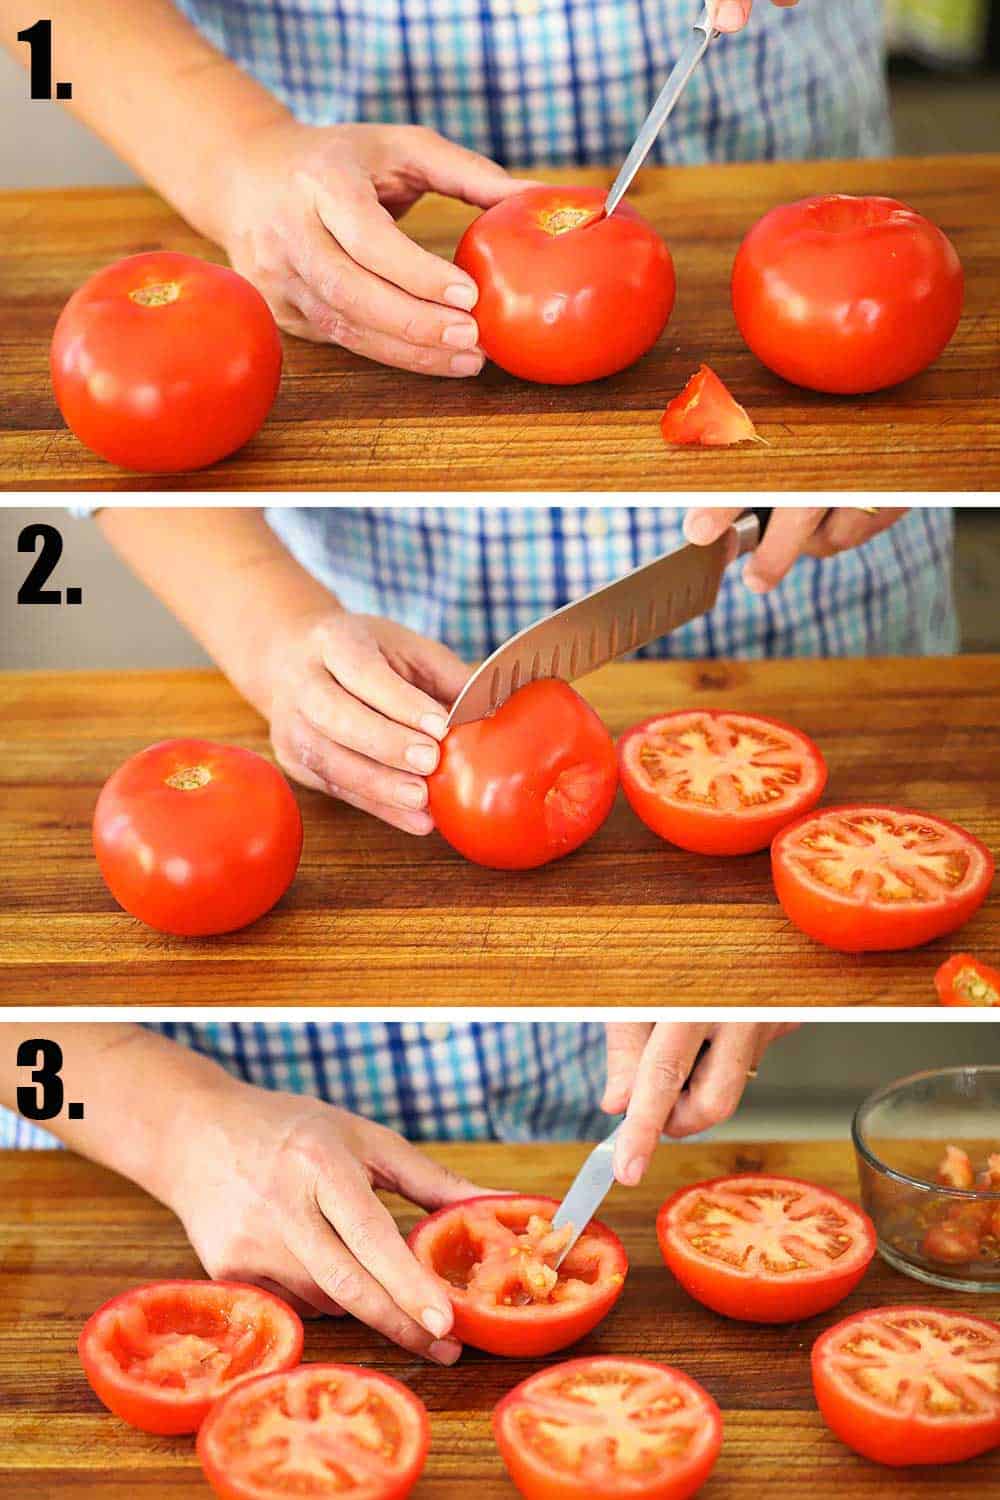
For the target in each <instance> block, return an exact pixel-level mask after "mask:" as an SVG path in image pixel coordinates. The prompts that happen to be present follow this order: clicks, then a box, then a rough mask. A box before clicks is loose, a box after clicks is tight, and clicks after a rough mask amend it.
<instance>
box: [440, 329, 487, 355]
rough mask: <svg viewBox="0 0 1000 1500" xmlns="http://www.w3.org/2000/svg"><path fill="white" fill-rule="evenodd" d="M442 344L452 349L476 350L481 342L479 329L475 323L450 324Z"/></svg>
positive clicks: (442, 337) (442, 336) (443, 336)
mask: <svg viewBox="0 0 1000 1500" xmlns="http://www.w3.org/2000/svg"><path fill="white" fill-rule="evenodd" d="M441 342H442V344H448V345H449V347H450V348H452V349H474V348H475V347H476V345H477V344H478V342H479V329H478V328H477V327H476V325H475V323H449V324H448V327H447V328H446V329H445V331H444V333H442V335H441Z"/></svg>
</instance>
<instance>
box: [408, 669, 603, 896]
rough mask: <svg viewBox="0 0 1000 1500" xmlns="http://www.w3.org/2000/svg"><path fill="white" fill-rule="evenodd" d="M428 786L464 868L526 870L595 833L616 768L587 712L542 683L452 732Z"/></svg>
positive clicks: (561, 690) (570, 693)
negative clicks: (470, 865)
mask: <svg viewBox="0 0 1000 1500" xmlns="http://www.w3.org/2000/svg"><path fill="white" fill-rule="evenodd" d="M427 785H428V791H429V805H430V811H431V814H432V816H433V818H434V822H435V824H436V825H437V827H438V830H439V831H440V832H441V833H442V834H443V836H444V837H445V838H446V839H447V840H448V842H449V844H451V845H452V847H453V848H455V849H457V850H458V852H459V853H460V854H464V855H465V857H466V859H471V860H473V861H474V862H475V863H476V864H480V865H489V866H491V867H492V868H493V869H496V870H531V869H534V868H535V867H536V866H537V865H544V864H548V863H549V861H550V860H553V859H560V858H561V857H562V856H563V855H564V854H569V853H571V852H572V850H574V849H577V848H579V846H580V845H581V844H582V843H584V842H585V841H586V840H587V839H589V838H590V836H591V834H593V833H596V831H597V829H598V828H600V826H601V824H602V823H603V822H604V820H605V818H606V817H607V816H608V813H609V812H610V811H611V808H612V805H613V803H614V800H615V792H616V790H617V787H618V763H617V759H616V756H615V746H614V741H613V740H612V738H611V736H610V734H609V733H608V731H607V730H606V729H605V727H604V725H603V724H602V722H601V720H600V719H599V717H598V716H597V714H596V713H595V712H594V710H593V709H592V708H591V707H590V704H589V703H587V702H585V701H584V699H583V698H581V697H580V695H579V693H577V692H574V690H573V689H572V688H571V687H570V686H569V684H568V683H566V682H561V681H559V680H558V679H557V678H547V679H545V680H543V681H541V682H531V683H529V684H528V685H527V686H526V687H523V688H520V689H519V690H518V691H517V692H516V693H514V694H513V695H512V696H511V697H510V698H508V699H507V702H506V703H504V704H503V705H502V706H501V707H500V708H499V709H497V711H496V713H495V714H491V715H490V717H489V718H486V719H479V720H477V721H476V722H475V723H473V724H460V725H458V726H457V727H456V728H454V729H452V730H450V731H449V733H448V734H447V735H446V736H445V739H444V743H443V744H442V746H441V759H440V762H439V764H438V768H437V770H436V771H435V772H434V773H433V775H432V776H430V777H429V779H428V783H427Z"/></svg>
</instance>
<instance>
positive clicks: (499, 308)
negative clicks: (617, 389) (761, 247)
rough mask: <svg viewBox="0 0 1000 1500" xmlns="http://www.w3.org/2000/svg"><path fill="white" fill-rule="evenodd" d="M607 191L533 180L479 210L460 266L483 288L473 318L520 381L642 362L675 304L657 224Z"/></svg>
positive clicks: (570, 380)
mask: <svg viewBox="0 0 1000 1500" xmlns="http://www.w3.org/2000/svg"><path fill="white" fill-rule="evenodd" d="M605 196H606V195H605V192H604V190H603V189H602V188H596V187H581V188H565V187H535V188H527V189H526V190H525V191H524V192H523V193H517V194H515V195H514V196H513V197H511V198H505V199H504V200H503V202H501V203H497V204H495V205H494V206H493V208H489V209H487V210H486V212H485V213H484V214H480V216H479V218H478V219H476V220H475V221H474V223H472V224H471V225H470V226H469V228H468V229H467V230H466V231H465V234H464V235H463V236H462V239H461V243H460V244H459V247H458V250H457V252H456V254H455V264H456V265H457V266H461V268H462V270H463V271H467V272H468V273H469V275H470V276H471V277H472V279H473V281H475V283H476V285H477V286H478V288H479V301H478V302H477V303H476V306H475V308H474V309H473V315H474V317H475V319H476V321H477V323H478V324H479V342H480V344H481V345H482V347H483V349H484V350H485V351H486V353H487V354H488V355H489V357H490V359H492V360H493V361H494V363H496V364H498V365H500V367H501V369H504V370H507V371H508V372H509V373H510V374H511V375H518V376H520V378H521V379H522V380H538V381H541V382H543V383H544V384H546V385H576V384H578V383H579V382H580V381H581V380H599V379H600V378H601V377H602V376H604V375H614V374H615V372H616V371H617V370H624V369H625V368H626V366H628V365H631V364H634V363H635V361H636V360H637V359H640V358H641V357H642V355H643V354H645V353H646V351H647V350H648V349H651V348H652V347H653V345H654V344H655V343H656V340H657V339H658V338H659V336H660V334H661V333H662V332H663V329H664V328H665V327H666V324H667V319H668V318H669V317H670V314H671V312H672V311H673V306H674V291H675V282H674V266H673V261H672V260H671V259H670V251H669V250H668V249H667V247H666V245H665V244H664V242H663V240H662V239H661V238H660V236H659V235H658V234H657V233H656V230H655V229H653V227H652V226H651V225H650V224H647V223H646V221H645V219H643V218H641V217H640V215H639V214H637V213H636V211H635V209H634V208H632V207H631V206H630V205H629V204H627V203H623V204H621V206H620V207H619V208H617V209H615V212H614V213H613V214H612V215H611V216H610V218H604V217H603V208H604V199H605Z"/></svg>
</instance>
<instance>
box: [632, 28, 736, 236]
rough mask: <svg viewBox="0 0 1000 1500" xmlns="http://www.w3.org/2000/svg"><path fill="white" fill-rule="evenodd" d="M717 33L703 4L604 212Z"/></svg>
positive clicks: (640, 159) (642, 156) (636, 166)
mask: <svg viewBox="0 0 1000 1500" xmlns="http://www.w3.org/2000/svg"><path fill="white" fill-rule="evenodd" d="M718 35H719V32H717V31H716V30H715V29H714V28H713V26H712V18H711V16H710V15H709V13H708V6H707V5H706V6H705V9H704V11H703V12H702V14H701V16H700V17H699V19H698V20H697V21H696V22H695V24H694V27H693V29H692V33H691V40H690V41H689V42H688V44H687V46H686V47H685V48H684V50H683V52H682V53H681V55H680V57H678V59H677V61H676V63H675V64H674V66H673V69H672V70H671V73H670V77H669V78H668V79H667V81H666V83H665V84H664V85H663V88H662V89H661V90H660V92H659V95H658V96H657V99H656V103H655V104H654V105H653V107H652V109H651V110H650V111H649V114H648V115H647V116H646V118H645V120H644V121H643V124H642V128H641V129H640V131H639V134H638V135H637V136H636V138H635V144H634V145H633V147H632V149H631V151H630V152H629V154H628V156H626V158H625V162H624V165H623V166H622V169H621V171H620V172H619V173H618V176H617V177H616V178H615V180H614V182H613V183H612V184H611V191H610V192H609V193H608V196H607V198H606V199H605V201H604V212H605V214H613V213H614V211H615V209H616V208H617V207H618V205H619V203H620V202H621V200H622V199H623V198H624V196H625V194H626V193H627V192H628V190H629V188H630V187H631V186H632V179H633V178H634V177H635V174H636V173H637V172H638V170H639V168H640V167H641V166H642V164H643V162H644V161H645V160H646V157H647V156H648V155H649V153H650V151H651V150H652V146H653V142H654V141H655V140H656V137H657V136H658V135H659V133H660V131H661V130H662V129H663V127H664V125H665V124H666V123H667V120H668V119H669V117H670V115H671V114H672V113H673V110H674V106H675V105H676V103H677V101H678V99H679V98H680V97H681V94H683V92H684V90H685V89H686V88H687V85H688V83H689V82H690V80H691V76H692V74H693V73H694V70H695V68H696V67H697V66H698V64H699V63H700V62H701V60H702V58H703V57H704V56H705V53H706V52H707V51H708V46H709V43H710V42H713V41H714V40H715V38H716V37H717V36H718Z"/></svg>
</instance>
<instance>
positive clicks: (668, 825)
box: [618, 709, 826, 854]
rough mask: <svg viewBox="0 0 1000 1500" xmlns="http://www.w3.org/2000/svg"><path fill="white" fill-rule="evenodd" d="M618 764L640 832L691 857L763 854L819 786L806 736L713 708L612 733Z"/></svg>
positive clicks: (816, 757) (820, 770)
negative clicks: (645, 831)
mask: <svg viewBox="0 0 1000 1500" xmlns="http://www.w3.org/2000/svg"><path fill="white" fill-rule="evenodd" d="M618 758H619V765H620V769H621V781H622V787H623V788H624V791H625V795H626V797H627V798H628V800H629V802H630V803H631V804H632V807H633V808H634V809H635V811H636V812H637V813H638V815H639V817H640V818H641V819H642V821H643V822H644V823H645V824H646V827H647V828H651V829H652V830H653V832H654V833H658V834H659V835H660V837H661V838H664V839H668V840H669V841H670V843H672V844H678V845H679V846H680V848H682V849H690V850H692V851H693V852H694V853H696V854H749V853H751V852H752V851H753V850H755V849H766V848H767V846H768V844H769V843H770V842H771V840H772V839H773V838H774V836H775V834H776V833H778V831H779V830H780V829H782V828H784V827H785V825H786V824H788V823H790V822H791V821H792V820H793V819H794V818H796V817H798V816H800V814H802V813H804V812H806V811H808V809H809V808H811V807H813V806H814V805H815V804H816V803H817V802H818V801H819V799H820V797H821V796H822V795H823V788H824V787H825V786H826V762H825V761H824V759H823V756H822V755H821V753H820V751H819V749H818V747H817V746H816V745H814V744H813V742H812V740H811V739H809V738H808V737H807V736H806V735H804V734H802V733H801V732H800V731H799V730H797V729H792V728H790V727H789V726H788V725H787V724H779V723H778V721H777V720H776V719H765V718H761V717H760V715H758V714H739V713H729V712H728V711H725V710H722V709H682V710H681V711H679V712H677V713H669V714H658V715H657V716H656V717H655V718H653V719H646V720H645V722H644V723H642V724H636V725H635V726H634V728H632V729H629V730H628V731H627V732H626V733H625V734H624V735H623V736H622V738H621V740H620V741H619V744H618Z"/></svg>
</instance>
